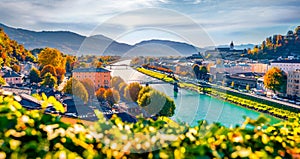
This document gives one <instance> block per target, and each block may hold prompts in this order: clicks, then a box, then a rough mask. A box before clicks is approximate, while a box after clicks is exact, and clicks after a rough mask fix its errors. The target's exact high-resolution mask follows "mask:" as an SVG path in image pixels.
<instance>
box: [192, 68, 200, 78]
mask: <svg viewBox="0 0 300 159" xmlns="http://www.w3.org/2000/svg"><path fill="white" fill-rule="evenodd" d="M199 69H200V66H199V65H198V64H194V65H193V71H194V73H195V77H196V78H197V79H199V73H200V70H199Z"/></svg>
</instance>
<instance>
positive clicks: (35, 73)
mask: <svg viewBox="0 0 300 159" xmlns="http://www.w3.org/2000/svg"><path fill="white" fill-rule="evenodd" d="M29 80H30V82H31V83H33V82H35V83H39V82H41V77H40V71H39V70H37V69H36V68H33V69H31V70H30V73H29Z"/></svg>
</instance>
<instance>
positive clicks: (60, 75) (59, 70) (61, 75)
mask: <svg viewBox="0 0 300 159" xmlns="http://www.w3.org/2000/svg"><path fill="white" fill-rule="evenodd" d="M55 73H56V76H57V80H58V83H60V82H62V81H63V79H64V78H65V74H66V69H64V68H62V67H56V68H55Z"/></svg>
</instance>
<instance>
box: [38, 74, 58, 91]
mask: <svg viewBox="0 0 300 159" xmlns="http://www.w3.org/2000/svg"><path fill="white" fill-rule="evenodd" d="M56 83H57V79H56V77H54V76H53V75H52V74H51V73H49V72H48V73H46V74H45V76H44V78H43V81H42V85H43V86H49V87H50V88H53V87H54V86H56Z"/></svg>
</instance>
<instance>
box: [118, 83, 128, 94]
mask: <svg viewBox="0 0 300 159" xmlns="http://www.w3.org/2000/svg"><path fill="white" fill-rule="evenodd" d="M126 87H127V84H126V83H125V82H121V83H120V84H119V94H121V95H122V96H123V97H125V96H124V94H125V88H126Z"/></svg>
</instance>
